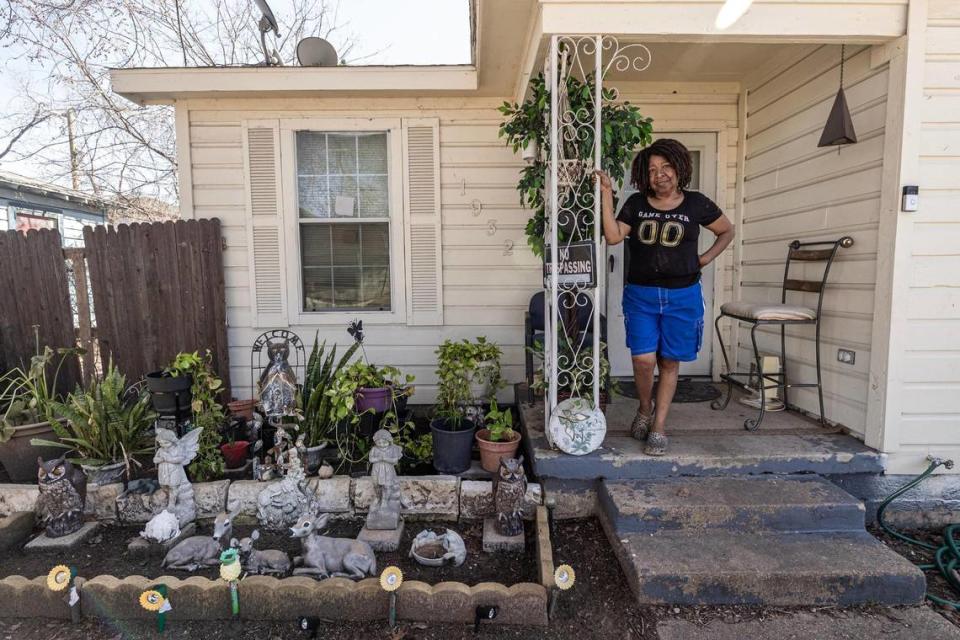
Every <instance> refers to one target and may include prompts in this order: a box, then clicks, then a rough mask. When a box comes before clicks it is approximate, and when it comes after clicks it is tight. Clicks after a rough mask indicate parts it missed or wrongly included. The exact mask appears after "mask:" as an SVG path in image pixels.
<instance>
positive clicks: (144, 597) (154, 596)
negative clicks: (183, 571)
mask: <svg viewBox="0 0 960 640" xmlns="http://www.w3.org/2000/svg"><path fill="white" fill-rule="evenodd" d="M164 600H165V598H164V597H163V594H161V593H160V592H159V591H157V590H156V589H148V590H146V591H144V592H143V593H141V594H140V606H141V607H143V608H144V609H146V610H147V611H160V608H161V607H162V606H163V602H164Z"/></svg>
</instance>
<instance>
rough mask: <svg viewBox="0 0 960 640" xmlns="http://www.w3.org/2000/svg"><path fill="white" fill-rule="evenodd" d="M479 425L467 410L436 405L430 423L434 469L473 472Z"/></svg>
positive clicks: (445, 471) (443, 471)
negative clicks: (474, 440) (474, 437)
mask: <svg viewBox="0 0 960 640" xmlns="http://www.w3.org/2000/svg"><path fill="white" fill-rule="evenodd" d="M476 428H477V425H476V423H475V422H474V421H473V420H471V419H470V418H468V417H467V415H466V411H465V408H464V407H461V406H444V405H437V407H436V410H435V416H434V418H433V420H431V421H430V433H431V435H432V438H433V468H434V469H436V470H437V471H439V472H440V473H447V474H456V473H463V472H464V471H466V470H467V469H469V468H470V459H471V454H472V451H473V434H474V431H475V430H476Z"/></svg>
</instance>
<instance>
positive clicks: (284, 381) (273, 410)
mask: <svg viewBox="0 0 960 640" xmlns="http://www.w3.org/2000/svg"><path fill="white" fill-rule="evenodd" d="M267 354H268V355H269V357H270V365H269V366H268V367H267V368H266V369H265V370H264V371H263V375H261V376H260V407H261V408H262V409H263V412H264V414H265V415H266V416H267V417H268V418H278V417H280V416H290V415H294V414H295V413H296V410H297V376H296V374H295V373H294V372H293V368H292V367H291V366H290V363H289V362H287V358H289V357H290V345H289V344H288V343H287V342H286V341H283V342H274V343H272V344H270V346H269V347H267Z"/></svg>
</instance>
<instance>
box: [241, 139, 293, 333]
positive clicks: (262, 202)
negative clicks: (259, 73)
mask: <svg viewBox="0 0 960 640" xmlns="http://www.w3.org/2000/svg"><path fill="white" fill-rule="evenodd" d="M245 143H246V146H245V151H246V153H245V154H244V157H245V161H246V169H247V188H248V205H249V210H248V214H249V215H248V218H247V219H248V224H249V227H250V234H249V236H248V238H249V241H250V252H249V253H250V273H251V276H250V286H251V292H250V301H251V306H252V312H253V313H252V315H253V322H254V326H255V327H258V328H270V327H278V326H286V324H287V318H286V308H287V307H286V283H285V282H284V273H285V271H284V267H283V251H282V247H283V246H284V244H283V224H282V211H281V197H280V195H281V194H280V129H279V123H278V122H277V121H276V120H268V121H251V122H248V123H247V128H246V136H245Z"/></svg>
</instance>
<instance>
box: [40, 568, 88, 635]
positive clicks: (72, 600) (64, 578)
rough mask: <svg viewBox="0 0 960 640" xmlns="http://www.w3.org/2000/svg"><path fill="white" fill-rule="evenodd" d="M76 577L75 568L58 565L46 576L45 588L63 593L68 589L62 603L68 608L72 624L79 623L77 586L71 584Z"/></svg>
mask: <svg viewBox="0 0 960 640" xmlns="http://www.w3.org/2000/svg"><path fill="white" fill-rule="evenodd" d="M76 577H77V569H76V567H68V566H67V565H64V564H58V565H57V566H55V567H54V568H53V569H50V573H48V574H47V588H49V589H50V590H51V591H64V590H65V589H67V588H69V592H68V593H67V596H66V597H65V598H64V601H65V602H66V603H67V606H69V607H70V620H71V621H72V622H74V623H76V622H80V610H79V609H78V608H77V604H78V603H79V602H80V594H79V592H77V586H76V585H75V584H74V583H73V581H74V578H76Z"/></svg>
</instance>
